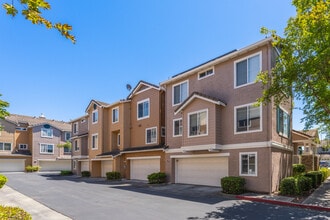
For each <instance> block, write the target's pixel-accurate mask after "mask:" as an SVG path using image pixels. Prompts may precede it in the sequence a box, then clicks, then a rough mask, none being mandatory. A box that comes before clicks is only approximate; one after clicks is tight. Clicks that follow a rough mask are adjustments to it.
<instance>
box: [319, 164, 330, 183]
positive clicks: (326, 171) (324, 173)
mask: <svg viewBox="0 0 330 220" xmlns="http://www.w3.org/2000/svg"><path fill="white" fill-rule="evenodd" d="M320 172H322V182H323V181H324V180H326V179H327V178H328V177H329V173H330V170H329V169H328V168H327V167H322V168H321V169H320Z"/></svg>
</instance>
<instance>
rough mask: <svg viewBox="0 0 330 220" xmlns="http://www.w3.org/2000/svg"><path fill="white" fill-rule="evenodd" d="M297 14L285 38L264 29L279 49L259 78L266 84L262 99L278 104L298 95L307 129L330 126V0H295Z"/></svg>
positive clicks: (291, 19) (289, 22) (262, 30)
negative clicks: (275, 60) (268, 67)
mask: <svg viewBox="0 0 330 220" xmlns="http://www.w3.org/2000/svg"><path fill="white" fill-rule="evenodd" d="M292 4H293V5H294V6H295V7H296V16H295V17H291V18H289V20H288V23H287V27H286V28H285V30H284V37H280V36H278V35H277V33H276V31H274V30H268V29H267V28H262V29H261V32H262V33H263V34H266V35H271V36H272V37H273V39H274V40H273V45H274V47H275V49H276V50H277V52H278V57H277V61H278V62H276V64H275V67H274V68H273V69H272V71H271V73H268V72H267V71H266V72H262V73H260V74H259V76H258V79H259V80H261V81H262V83H263V86H264V89H265V90H264V93H263V97H262V98H261V99H259V101H260V102H269V101H271V100H274V101H275V103H276V104H279V103H281V101H283V100H285V99H287V98H290V97H295V98H296V99H298V100H302V103H303V107H302V108H301V110H302V111H303V113H304V118H303V119H302V121H303V122H304V123H305V128H306V129H308V128H310V127H312V126H313V125H321V126H322V127H325V128H329V127H330V37H329V36H330V0H293V1H292Z"/></svg>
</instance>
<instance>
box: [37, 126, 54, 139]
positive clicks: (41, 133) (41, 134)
mask: <svg viewBox="0 0 330 220" xmlns="http://www.w3.org/2000/svg"><path fill="white" fill-rule="evenodd" d="M43 129H46V130H51V131H52V135H51V136H45V135H43V132H42V130H43ZM40 136H41V137H43V138H53V137H54V130H53V129H52V128H41V130H40Z"/></svg>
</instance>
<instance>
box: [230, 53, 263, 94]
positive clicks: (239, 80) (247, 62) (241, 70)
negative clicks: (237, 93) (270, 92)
mask: <svg viewBox="0 0 330 220" xmlns="http://www.w3.org/2000/svg"><path fill="white" fill-rule="evenodd" d="M260 60H261V53H258V54H256V55H252V56H250V57H248V58H246V59H243V60H240V61H237V62H235V79H236V82H235V87H239V86H243V85H245V84H250V83H253V82H255V80H256V78H257V75H258V73H259V72H260V71H261V65H260V63H261V62H260Z"/></svg>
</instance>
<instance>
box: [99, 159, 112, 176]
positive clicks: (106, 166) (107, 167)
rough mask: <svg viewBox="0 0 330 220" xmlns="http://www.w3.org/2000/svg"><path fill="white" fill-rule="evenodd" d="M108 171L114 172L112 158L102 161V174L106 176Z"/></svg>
mask: <svg viewBox="0 0 330 220" xmlns="http://www.w3.org/2000/svg"><path fill="white" fill-rule="evenodd" d="M107 172H112V160H102V161H101V176H102V177H106V176H107V175H106V173H107Z"/></svg>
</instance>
